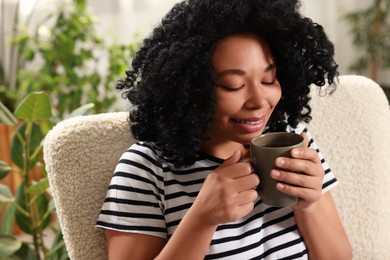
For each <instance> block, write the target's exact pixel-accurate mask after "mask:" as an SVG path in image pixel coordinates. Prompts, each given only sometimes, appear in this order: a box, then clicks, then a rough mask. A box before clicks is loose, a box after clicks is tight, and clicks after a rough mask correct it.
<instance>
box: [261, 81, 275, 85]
mask: <svg viewBox="0 0 390 260" xmlns="http://www.w3.org/2000/svg"><path fill="white" fill-rule="evenodd" d="M274 83H275V80H272V81H269V82H264V81H263V82H261V84H262V85H266V86H270V85H273V84H274Z"/></svg>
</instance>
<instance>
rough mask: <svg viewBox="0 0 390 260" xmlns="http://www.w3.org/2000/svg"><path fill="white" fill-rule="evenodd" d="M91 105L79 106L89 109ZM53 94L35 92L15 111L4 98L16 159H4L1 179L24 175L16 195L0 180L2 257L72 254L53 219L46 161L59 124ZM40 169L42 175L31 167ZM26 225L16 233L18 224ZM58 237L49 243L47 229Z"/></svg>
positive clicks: (1, 119) (0, 108) (0, 111)
mask: <svg viewBox="0 0 390 260" xmlns="http://www.w3.org/2000/svg"><path fill="white" fill-rule="evenodd" d="M89 107H90V106H84V107H82V108H80V109H78V110H77V112H78V115H82V114H84V113H85V112H86V111H87V110H88V109H89ZM51 119H52V108H51V105H50V101H49V96H48V94H47V93H45V92H33V93H30V94H29V95H28V96H27V97H26V98H24V99H23V100H22V101H21V102H20V103H19V105H18V106H17V107H16V109H15V111H14V113H11V112H10V111H9V110H8V108H7V107H6V106H5V105H4V104H3V103H1V102H0V124H6V125H9V126H10V127H12V129H13V135H12V140H11V157H12V164H9V163H7V162H4V161H0V178H4V177H6V176H7V175H8V174H17V175H19V176H21V178H22V181H21V182H20V183H19V186H18V188H17V190H16V193H15V194H12V192H11V190H10V188H9V187H8V186H7V185H5V184H0V209H1V210H2V211H3V216H2V219H1V230H0V231H1V232H0V259H67V258H68V256H67V251H66V248H65V244H64V242H63V239H62V234H61V230H60V229H59V227H58V225H57V224H56V222H55V219H53V214H54V212H55V206H54V203H53V201H52V200H51V196H50V189H49V182H48V179H47V174H46V172H45V167H44V164H43V153H42V150H43V141H44V137H45V135H46V134H47V132H48V131H49V129H51V127H52V126H53V125H54V123H53V122H52V121H51ZM35 168H39V169H40V173H41V174H40V175H39V176H35V178H34V177H33V175H32V174H31V172H32V171H33V170H34V169H35ZM15 222H16V224H17V227H19V228H20V230H22V232H23V233H22V234H21V235H19V236H18V237H16V236H14V235H13V234H14V232H13V229H14V223H15ZM49 230H51V233H52V234H53V236H54V240H53V242H52V244H51V245H47V242H46V241H45V236H46V235H47V233H48V231H49Z"/></svg>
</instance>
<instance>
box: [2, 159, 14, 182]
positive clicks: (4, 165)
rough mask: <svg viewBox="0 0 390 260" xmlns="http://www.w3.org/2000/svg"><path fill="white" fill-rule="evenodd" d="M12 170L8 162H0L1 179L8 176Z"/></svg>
mask: <svg viewBox="0 0 390 260" xmlns="http://www.w3.org/2000/svg"><path fill="white" fill-rule="evenodd" d="M11 170H12V167H11V166H10V165H9V164H8V163H7V162H4V161H0V179H2V178H4V177H5V176H7V175H8V173H9V172H10V171H11Z"/></svg>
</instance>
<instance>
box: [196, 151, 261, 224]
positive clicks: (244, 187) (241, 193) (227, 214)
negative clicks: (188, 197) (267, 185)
mask: <svg viewBox="0 0 390 260" xmlns="http://www.w3.org/2000/svg"><path fill="white" fill-rule="evenodd" d="M240 159H241V152H240V151H238V150H237V151H235V152H234V153H233V155H232V156H231V157H230V158H228V159H226V160H225V162H224V163H223V164H222V165H221V166H219V167H218V168H217V169H215V170H214V171H212V172H211V173H210V174H209V175H208V176H207V178H206V180H205V182H204V184H203V186H202V189H201V190H200V192H199V194H198V196H197V198H196V200H195V202H194V204H193V206H192V208H191V211H192V213H194V211H196V212H197V214H198V215H199V218H200V220H201V221H203V222H204V223H208V224H211V225H219V224H221V223H226V222H231V221H235V220H237V219H239V218H241V217H243V216H245V215H247V214H248V213H249V212H250V211H252V209H253V207H254V201H255V200H256V198H257V197H258V194H257V191H256V187H257V186H258V185H259V183H260V180H259V177H258V176H257V175H256V174H254V173H253V170H252V167H251V165H250V163H248V162H238V161H239V160H240Z"/></svg>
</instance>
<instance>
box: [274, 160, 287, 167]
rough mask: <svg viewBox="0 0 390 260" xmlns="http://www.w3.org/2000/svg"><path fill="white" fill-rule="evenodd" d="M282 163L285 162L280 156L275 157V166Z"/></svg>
mask: <svg viewBox="0 0 390 260" xmlns="http://www.w3.org/2000/svg"><path fill="white" fill-rule="evenodd" d="M284 163H285V162H284V159H282V158H277V159H276V162H275V164H276V166H279V167H282V166H283V165H284Z"/></svg>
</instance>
